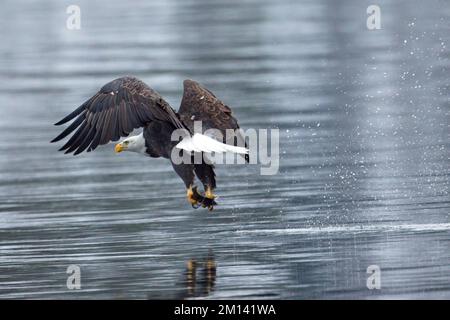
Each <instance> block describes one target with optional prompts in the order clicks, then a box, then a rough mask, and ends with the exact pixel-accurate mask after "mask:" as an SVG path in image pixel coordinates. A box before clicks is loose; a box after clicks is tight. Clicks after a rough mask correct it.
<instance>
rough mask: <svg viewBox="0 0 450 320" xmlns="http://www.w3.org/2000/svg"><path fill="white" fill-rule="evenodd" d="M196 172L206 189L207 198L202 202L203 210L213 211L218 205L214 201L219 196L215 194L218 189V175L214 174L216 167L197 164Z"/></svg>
mask: <svg viewBox="0 0 450 320" xmlns="http://www.w3.org/2000/svg"><path fill="white" fill-rule="evenodd" d="M194 171H195V174H196V175H197V178H198V179H199V180H200V181H201V182H202V184H203V187H204V189H205V197H204V200H203V202H202V206H203V208H208V210H209V211H211V210H213V209H214V206H215V205H217V203H216V201H215V200H214V199H216V198H217V196H216V195H215V194H214V192H213V190H214V189H215V188H216V175H215V173H214V167H213V166H212V165H209V164H206V163H202V164H196V165H195V167H194Z"/></svg>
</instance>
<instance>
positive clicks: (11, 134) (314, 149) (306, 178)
mask: <svg viewBox="0 0 450 320" xmlns="http://www.w3.org/2000/svg"><path fill="white" fill-rule="evenodd" d="M70 4H74V3H73V2H72V1H59V0H58V1H57V0H54V1H45V2H44V1H39V2H38V1H36V2H32V3H28V1H16V0H14V1H13V0H6V1H3V2H2V8H1V11H0V42H1V47H0V83H1V86H0V105H1V106H0V137H1V142H0V298H27V299H37V298H45V299H47V298H57V299H79V298H88V299H93V298H96V299H97V298H107V299H109V298H115V299H116V298H117V299H120V298H136V299H147V298H212V299H222V298H233V299H235V298H250V299H254V298H275V299H279V298H287V299H307V298H308V299H309V298H313V299H321V298H328V299H341V298H357V299H380V298H382V299H384V298H395V299H397V298H450V250H449V248H450V240H449V239H450V238H449V235H450V220H449V213H450V197H449V180H450V179H449V177H450V171H449V163H450V158H449V132H450V131H449V124H450V117H449V110H450V107H449V106H450V104H449V99H448V96H449V93H450V87H449V82H448V80H449V72H450V36H449V28H450V19H449V18H450V6H449V4H448V2H447V1H437V0H431V1H410V0H403V1H378V2H377V4H378V5H380V7H381V19H382V20H381V21H382V29H381V30H374V31H369V30H368V29H367V27H366V18H367V14H366V9H367V7H368V6H369V5H370V4H372V2H371V1H364V0H363V1H361V0H345V1H333V0H307V1H294V0H283V1H269V0H258V1H257V0H245V1H243V0H233V1H229V0H214V1H208V0H203V1H193V0H183V1H181V0H180V1H176V0H169V1H166V0H164V1H163V0H158V1H132V2H128V1H112V0H109V1H106V0H104V1H96V2H95V4H94V3H93V2H92V1H87V0H79V1H76V4H78V5H79V6H80V8H81V30H67V29H66V18H67V17H68V15H67V14H66V12H65V11H66V7H67V6H68V5H70ZM125 74H132V75H135V76H138V77H140V78H141V79H143V80H144V81H145V82H146V83H148V84H149V85H150V86H152V87H153V88H154V89H156V90H157V91H159V92H160V93H161V94H162V95H163V96H164V97H165V98H166V99H167V100H168V101H169V102H170V104H171V105H172V106H173V107H174V108H178V105H179V102H180V100H181V94H182V81H183V80H184V79H186V78H191V79H194V80H197V81H199V82H201V83H202V84H204V85H205V86H206V87H207V88H209V89H210V90H212V91H213V92H214V93H215V94H216V95H217V96H218V97H219V98H221V99H222V100H224V101H225V102H226V103H227V104H228V105H230V106H231V107H232V108H233V110H234V113H235V115H236V116H237V118H238V119H239V121H240V124H241V126H242V127H243V128H246V129H247V128H255V129H261V128H279V130H280V149H281V150H280V153H281V159H280V169H279V173H278V174H277V175H273V176H262V175H260V170H259V167H258V166H245V165H240V166H232V167H228V168H225V167H219V168H218V169H217V174H218V189H217V194H218V195H219V196H220V198H219V199H218V202H219V206H217V207H216V209H215V210H214V211H213V212H208V211H207V210H204V209H198V210H194V209H192V208H191V207H190V206H189V205H188V204H187V202H186V200H185V190H184V186H183V184H182V182H181V180H180V179H179V177H178V176H176V174H175V173H174V172H173V170H172V169H171V166H170V164H169V163H168V162H167V160H164V159H148V158H145V157H141V156H139V155H137V154H127V153H122V154H120V155H115V154H114V152H113V145H112V144H109V145H106V146H103V147H100V148H98V149H97V150H96V151H95V152H93V153H89V154H83V155H81V156H78V157H73V156H68V155H64V154H62V153H59V152H57V149H58V147H59V146H61V144H59V145H55V144H50V143H49V141H50V140H51V139H52V138H53V137H54V136H56V135H57V134H58V132H60V130H61V128H58V127H55V126H53V125H52V124H53V123H54V122H56V121H57V120H59V119H60V118H61V117H63V116H64V115H66V114H67V113H69V112H70V111H72V110H73V109H74V108H75V107H77V106H78V105H80V104H81V103H82V102H83V101H85V100H86V99H87V98H88V97H90V96H91V95H92V94H93V93H95V92H96V91H97V90H98V89H99V88H100V87H101V86H102V85H103V84H105V83H106V82H108V81H110V80H112V79H114V78H116V77H118V76H122V75H125ZM69 265H78V266H79V267H80V268H81V289H80V290H69V289H68V288H67V287H66V280H67V277H68V274H66V270H67V267H68V266H69ZM370 265H377V266H379V268H380V270H381V278H380V279H381V289H379V290H377V289H374V290H369V289H368V288H367V286H366V280H367V278H368V276H369V274H367V268H368V266H370ZM193 266H195V267H193Z"/></svg>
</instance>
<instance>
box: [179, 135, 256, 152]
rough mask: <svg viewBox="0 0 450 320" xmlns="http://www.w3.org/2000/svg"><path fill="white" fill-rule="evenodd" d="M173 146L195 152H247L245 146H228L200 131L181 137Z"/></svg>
mask: <svg viewBox="0 0 450 320" xmlns="http://www.w3.org/2000/svg"><path fill="white" fill-rule="evenodd" d="M175 147H176V148H178V149H183V150H186V151H195V152H231V153H239V154H248V149H247V148H244V147H235V146H230V145H228V144H225V143H222V142H219V141H217V140H216V139H213V138H211V137H208V136H205V135H203V134H200V133H195V134H194V135H193V136H192V137H191V136H187V137H185V138H183V140H181V141H180V142H179V143H178V144H177V145H176V146H175Z"/></svg>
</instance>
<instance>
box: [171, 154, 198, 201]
mask: <svg viewBox="0 0 450 320" xmlns="http://www.w3.org/2000/svg"><path fill="white" fill-rule="evenodd" d="M172 166H173V168H174V170H175V172H176V173H177V174H178V175H179V176H180V178H181V179H182V180H183V182H184V185H185V186H186V198H187V201H188V202H189V203H190V204H191V206H192V207H193V208H195V209H197V208H198V207H200V206H201V203H202V200H203V196H202V195H201V194H199V193H198V191H197V187H196V186H194V179H195V175H194V165H193V164H188V163H180V164H175V163H173V162H172Z"/></svg>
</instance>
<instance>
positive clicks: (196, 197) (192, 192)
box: [186, 185, 205, 209]
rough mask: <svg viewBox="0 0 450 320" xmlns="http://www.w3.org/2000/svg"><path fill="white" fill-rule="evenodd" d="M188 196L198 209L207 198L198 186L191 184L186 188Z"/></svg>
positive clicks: (189, 200)
mask: <svg viewBox="0 0 450 320" xmlns="http://www.w3.org/2000/svg"><path fill="white" fill-rule="evenodd" d="M186 197H187V200H188V202H189V203H190V204H191V205H192V207H193V208H195V209H197V208H198V207H200V205H201V203H202V202H203V200H204V199H205V198H204V197H202V195H201V194H200V193H198V191H197V187H195V186H192V185H190V186H189V187H188V188H187V189H186Z"/></svg>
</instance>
